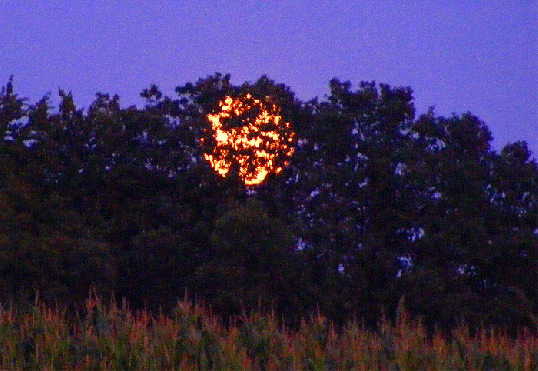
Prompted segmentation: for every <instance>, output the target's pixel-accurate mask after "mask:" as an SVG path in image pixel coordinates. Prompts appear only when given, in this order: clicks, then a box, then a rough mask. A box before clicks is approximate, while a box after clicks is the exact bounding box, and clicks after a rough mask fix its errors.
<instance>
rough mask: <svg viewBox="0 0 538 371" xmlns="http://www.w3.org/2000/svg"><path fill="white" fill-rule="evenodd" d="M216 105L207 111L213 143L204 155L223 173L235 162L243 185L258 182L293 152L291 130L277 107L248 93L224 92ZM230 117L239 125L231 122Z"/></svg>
mask: <svg viewBox="0 0 538 371" xmlns="http://www.w3.org/2000/svg"><path fill="white" fill-rule="evenodd" d="M219 108H220V110H219V112H217V113H211V114H208V115H207V119H208V121H209V122H210V123H211V136H212V139H213V141H214V143H215V145H214V147H213V149H212V151H211V153H205V154H204V158H205V159H206V160H207V161H209V163H210V164H211V166H212V167H213V169H214V170H215V171H216V172H217V173H218V174H219V175H221V176H223V177H224V176H226V174H228V172H229V171H230V169H231V167H232V165H233V164H235V165H236V166H237V167H238V171H239V177H240V178H241V180H242V181H243V182H244V183H245V184H246V185H256V184H260V183H261V182H263V180H264V179H265V178H266V176H267V175H268V174H270V173H275V174H278V173H279V172H281V171H282V169H283V166H286V165H287V164H288V161H286V160H285V159H284V161H278V160H281V159H283V158H289V157H291V155H292V154H293V151H294V148H293V147H292V143H293V138H294V136H295V133H293V132H292V131H291V129H290V123H289V122H284V121H283V119H282V116H281V115H280V108H279V107H278V106H277V105H275V104H272V103H264V102H261V101H260V100H258V99H254V98H252V95H250V94H247V95H246V96H244V98H243V99H237V98H232V97H230V96H227V97H225V98H224V100H222V101H220V102H219ZM233 120H236V122H237V120H239V122H240V124H241V125H237V124H236V125H234V126H231V125H230V123H231V122H233ZM203 143H204V141H202V144H203ZM277 163H278V164H277ZM279 164H281V165H279Z"/></svg>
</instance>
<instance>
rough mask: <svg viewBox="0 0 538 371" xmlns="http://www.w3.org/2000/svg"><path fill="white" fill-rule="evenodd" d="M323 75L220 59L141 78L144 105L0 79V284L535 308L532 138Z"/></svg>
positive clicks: (138, 299) (537, 204)
mask: <svg viewBox="0 0 538 371" xmlns="http://www.w3.org/2000/svg"><path fill="white" fill-rule="evenodd" d="M329 88H330V93H329V94H328V95H327V96H326V97H324V98H323V99H321V100H320V99H318V98H315V99H312V100H310V101H307V102H303V101H300V100H299V99H297V98H296V97H295V95H294V93H293V91H292V90H291V89H290V88H289V87H288V86H286V85H284V84H278V83H276V82H274V81H273V80H271V79H269V78H268V77H267V76H262V77H261V78H260V79H258V80H257V81H256V82H254V83H250V82H245V83H244V84H242V85H240V86H235V85H233V84H232V83H231V82H230V76H229V75H222V74H215V75H212V76H208V77H206V78H201V79H199V80H198V81H197V82H195V83H187V84H185V85H183V86H178V87H177V88H176V93H177V95H176V96H173V97H169V96H165V95H163V93H162V92H161V91H160V89H159V88H158V87H157V86H155V85H152V86H150V87H149V88H147V89H144V90H143V91H142V93H141V96H142V97H143V98H145V99H146V104H145V106H144V107H143V108H137V107H134V106H131V107H127V108H122V107H121V105H120V98H119V97H118V96H117V95H114V96H110V95H109V94H104V93H98V94H97V95H96V98H95V101H94V102H93V103H92V104H91V105H90V106H89V107H88V108H87V109H86V110H84V109H79V108H77V107H76V105H75V102H74V98H73V94H72V93H71V92H69V93H66V92H64V91H62V90H59V92H58V94H59V97H60V100H61V102H60V104H59V107H58V109H57V110H53V108H52V107H51V106H50V103H49V96H45V97H43V98H42V99H41V100H40V101H39V102H37V103H35V104H29V103H28V100H27V99H25V98H22V97H20V96H19V95H18V94H16V93H15V91H14V86H13V79H10V80H9V81H8V83H7V84H6V86H5V87H3V88H2V90H1V92H0V130H1V133H2V135H1V136H0V156H1V165H0V204H1V208H2V213H1V215H0V218H1V222H0V283H1V284H0V301H2V302H6V301H9V300H12V301H16V302H21V303H23V302H24V301H26V300H32V298H33V297H34V296H35V293H36V292H39V293H40V295H41V296H42V297H43V298H44V299H45V300H58V301H61V302H66V303H68V302H70V301H72V300H78V299H81V298H83V297H85V295H86V294H87V292H88V289H89V287H90V286H95V287H96V288H97V290H98V291H100V292H102V293H112V292H113V293H114V294H115V295H118V296H124V297H126V298H128V299H129V300H130V302H131V303H132V305H133V306H135V307H136V306H146V307H147V308H150V309H151V308H153V309H157V308H159V307H161V308H168V307H171V306H172V305H173V304H174V302H175V300H176V298H177V297H179V296H182V295H184V293H185V292H187V293H188V295H193V296H194V297H195V298H197V299H200V300H204V301H206V302H208V303H209V304H210V305H212V307H213V308H214V309H215V310H216V311H217V312H219V313H221V314H223V315H232V314H237V313H240V312H241V310H244V309H245V308H256V307H257V306H260V305H263V306H267V307H271V308H273V309H276V310H277V311H278V312H279V313H280V314H281V315H282V317H283V318H284V319H285V321H287V322H289V323H290V324H294V323H295V324H297V323H298V321H300V319H301V318H303V317H308V316H309V315H311V314H313V313H315V312H316V311H318V310H320V311H322V312H323V313H325V314H326V315H328V316H330V318H331V319H333V320H334V321H336V322H340V323H343V321H345V320H347V319H349V318H351V317H352V316H355V317H361V318H364V319H365V321H366V323H367V324H375V323H376V322H377V321H378V320H379V318H380V316H381V315H383V314H385V315H387V314H388V315H394V313H395V311H396V308H397V305H398V302H401V298H402V297H404V298H405V303H406V307H407V309H408V310H410V311H411V312H412V313H414V314H415V315H417V316H422V317H423V318H424V321H425V323H427V324H429V325H432V326H433V325H439V326H451V325H453V324H454V323H456V322H457V321H459V320H460V319H465V320H467V321H469V322H470V323H471V324H474V325H480V324H498V325H505V326H511V327H510V328H517V327H518V326H528V327H533V328H537V327H538V317H537V316H538V249H537V246H538V218H537V215H538V164H537V161H536V159H535V158H534V157H533V155H532V153H531V151H530V149H529V147H528V145H527V144H526V143H525V142H523V141H520V142H516V143H509V144H507V145H506V146H505V147H504V148H502V150H501V151H500V152H496V151H494V150H493V149H492V148H491V140H492V134H491V133H490V131H489V129H488V127H487V125H486V123H484V122H483V121H481V120H480V119H479V118H478V117H476V116H474V115H473V114H471V113H464V114H460V115H456V114H454V115H453V116H451V117H442V116H437V115H436V114H435V112H434V110H433V109H430V110H429V111H428V112H427V113H426V114H422V115H420V116H419V117H416V113H415V107H414V102H413V92H412V90H411V88H409V87H391V86H389V85H386V84H376V83H374V82H361V83H360V84H359V85H358V87H357V88H356V89H355V90H354V89H353V86H352V84H351V83H350V82H347V81H345V82H342V81H340V80H337V79H334V80H331V81H330V83H329ZM245 107H246V108H245ZM219 112H220V113H222V112H224V113H225V114H224V115H222V114H221V116H219V117H220V119H222V121H218V120H216V119H215V118H216V117H217V115H219ZM264 112H265V113H264ZM212 118H213V120H212ZM216 122H218V124H217V125H216V124H215V123H216ZM254 124H255V125H254ZM219 125H220V126H219ZM256 125H257V126H256ZM216 126H217V127H218V128H220V129H219V130H221V131H218V130H216V129H215V127H216ZM247 129H248V130H247ZM226 130H227V134H226V133H225V131H226ZM237 133H242V134H241V135H239V134H237ZM232 134H233V135H236V137H235V138H240V139H237V140H236V139H234V140H236V141H235V142H234V140H232V139H230V138H232ZM223 138H225V139H223ZM219 141H220V142H219ZM253 143H254V144H255V145H253ZM247 144H249V145H247ZM270 154H271V155H270ZM273 154H274V156H273ZM212 160H213V161H212ZM215 161H223V162H222V163H224V162H225V163H226V171H221V172H219V171H218V169H217V170H216V167H215ZM269 165H270V166H269ZM260 166H265V168H266V169H268V170H267V171H266V172H265V173H264V176H263V178H261V181H259V182H249V181H248V179H253V178H248V176H247V175H245V174H247V172H249V171H250V172H255V171H258V170H256V169H258V168H259V167H260ZM244 169H247V170H244ZM255 174H256V173H255Z"/></svg>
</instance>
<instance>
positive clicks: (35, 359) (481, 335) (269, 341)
mask: <svg viewBox="0 0 538 371" xmlns="http://www.w3.org/2000/svg"><path fill="white" fill-rule="evenodd" d="M0 369H7V370H30V369H40V370H67V369H69V370H447V371H448V370H450V371H453V370H521V371H531V370H538V334H537V333H532V332H530V331H527V330H522V331H521V332H520V333H519V335H518V336H517V337H515V338H513V337H509V336H507V335H506V334H505V333H504V332H502V331H499V330H495V329H483V330H481V331H479V332H478V333H476V334H471V333H470V331H469V328H468V327H467V326H466V325H464V324H462V325H460V326H458V327H457V328H455V329H454V330H453V331H452V333H451V334H450V336H445V335H442V334H441V333H440V332H435V333H433V334H430V335H429V334H428V331H426V329H425V328H424V327H423V326H422V324H421V322H420V321H418V320H413V319H411V318H409V316H408V314H407V313H406V312H402V313H400V315H399V316H398V318H397V321H396V323H394V324H392V323H390V322H389V321H387V320H383V321H381V322H380V324H379V327H378V330H377V331H370V330H366V329H365V328H364V327H363V326H362V325H361V324H360V323H359V322H358V321H353V322H349V323H348V324H347V325H346V326H344V327H343V328H341V329H335V327H334V326H333V325H332V324H331V322H330V321H328V320H327V318H325V317H324V316H322V315H321V314H318V315H317V316H314V317H312V318H309V319H306V320H304V321H303V322H302V324H301V325H300V327H299V328H298V329H296V330H290V329H287V328H285V327H284V326H282V325H281V324H280V321H278V319H277V318H276V315H275V314H274V313H268V314H262V313H253V314H250V315H243V316H241V317H237V318H234V319H233V320H232V321H231V323H230V324H229V325H227V326H224V325H223V323H222V322H221V321H220V320H219V319H218V318H217V317H216V316H215V315H213V314H212V313H211V312H210V311H209V310H207V309H206V308H204V307H202V306H200V305H197V304H196V303H192V302H189V301H187V300H181V301H178V303H177V305H176V307H175V309H174V311H173V312H172V313H170V314H168V315H165V314H162V313H160V314H156V315H152V314H150V313H148V312H147V311H144V310H142V311H132V310H130V309H129V307H128V305H127V304H126V302H125V301H124V302H122V303H121V305H119V306H118V305H117V303H115V302H114V301H111V302H110V303H109V304H108V305H104V304H103V302H102V300H101V299H100V298H99V297H98V296H97V295H96V294H95V292H93V293H92V294H91V295H90V297H89V299H87V300H86V302H85V304H84V307H83V309H82V310H80V312H79V313H77V314H76V315H68V314H67V312H66V311H65V310H61V309H59V308H50V307H47V306H45V305H44V304H43V303H42V302H39V301H38V300H36V302H35V304H34V305H33V307H32V308H31V309H30V310H28V311H15V310H14V309H13V308H0Z"/></svg>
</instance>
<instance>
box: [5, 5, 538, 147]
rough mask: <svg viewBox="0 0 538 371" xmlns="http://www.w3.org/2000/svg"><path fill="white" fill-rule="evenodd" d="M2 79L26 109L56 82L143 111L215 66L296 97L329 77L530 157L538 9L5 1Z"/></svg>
mask: <svg viewBox="0 0 538 371" xmlns="http://www.w3.org/2000/svg"><path fill="white" fill-rule="evenodd" d="M0 29H1V30H2V31H1V33H0V85H1V86H5V84H6V83H7V81H8V79H9V76H10V75H11V74H13V75H14V83H15V90H16V92H17V93H18V94H20V95H21V96H26V97H28V98H30V103H35V102H36V101H37V100H38V99H40V98H41V97H42V96H43V95H45V94H46V93H47V92H52V97H53V98H54V99H53V103H55V104H56V105H57V102H58V99H57V89H58V87H60V88H62V89H64V90H66V91H72V92H73V95H74V97H75V102H76V103H77V104H78V105H79V107H88V105H89V104H90V102H91V101H92V100H93V98H94V97H95V93H96V92H98V91H100V92H105V93H111V94H115V93H117V94H119V96H120V98H121V102H122V106H124V107H126V106H129V105H132V104H136V105H137V106H139V107H140V106H141V104H142V100H141V99H140V97H139V93H140V92H141V91H142V89H143V88H145V87H148V86H149V84H151V83H156V84H157V85H158V86H159V87H161V89H162V90H163V92H164V93H165V94H168V95H173V94H174V88H175V87H176V86H178V85H183V84H184V83H186V82H195V81H196V80H198V79H199V78H200V77H206V76H207V75H209V74H213V73H215V72H222V73H231V74H232V82H233V83H235V84H241V83H243V82H244V81H255V80H256V79H258V78H259V77H260V76H261V75H262V74H267V75H268V76H269V77H270V78H272V79H274V80H276V82H279V83H285V84H286V85H288V86H290V87H291V89H292V90H293V91H294V92H295V93H296V94H297V96H298V98H300V99H302V100H308V99H310V98H313V97H314V96H318V97H320V98H323V96H324V95H325V94H327V93H328V82H329V80H330V79H331V78H333V77H337V78H339V79H341V80H350V81H351V82H352V83H353V84H354V87H356V86H357V85H358V83H359V82H360V81H361V80H367V81H371V80H375V81H376V82H380V83H387V84H390V85H392V86H411V88H413V90H414V96H415V104H416V107H417V113H418V114H420V113H425V112H426V111H427V109H428V107H429V106H435V107H436V111H435V112H436V114H438V115H444V116H450V115H451V114H452V113H458V114H461V113H465V112H468V111H470V112H471V113H473V114H475V115H477V116H479V117H480V118H481V119H482V120H484V121H485V122H486V123H487V124H488V126H489V128H490V130H491V131H492V133H493V136H494V138H495V139H494V141H493V146H494V148H495V149H496V150H500V149H501V148H502V147H503V146H504V145H505V144H506V143H507V142H514V141H516V140H526V141H527V142H528V143H529V145H530V147H531V149H532V151H533V154H534V156H535V157H538V155H537V153H538V112H537V106H538V1H528V0H500V1H498V0H469V1H455V0H443V1H441V0H428V1H426V0H423V1H418V0H417V1H414V0H400V1H388V0H376V1H369V0H367V1H366V0H362V1H353V0H347V1H338V0H332V1H321V0H308V1H300V0H297V1H292V0H283V1H235V0H228V1H219V0H196V1H194V0H193V1H190V0H189V1H180V0H176V1H171V0H169V1H159V0H155V1H136V0H106V1H102V0H94V1H90V0H87V1H83V0H54V1H53V0H50V1H49V0H40V1H37V0H25V1H20V0H2V1H1V3H0Z"/></svg>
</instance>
